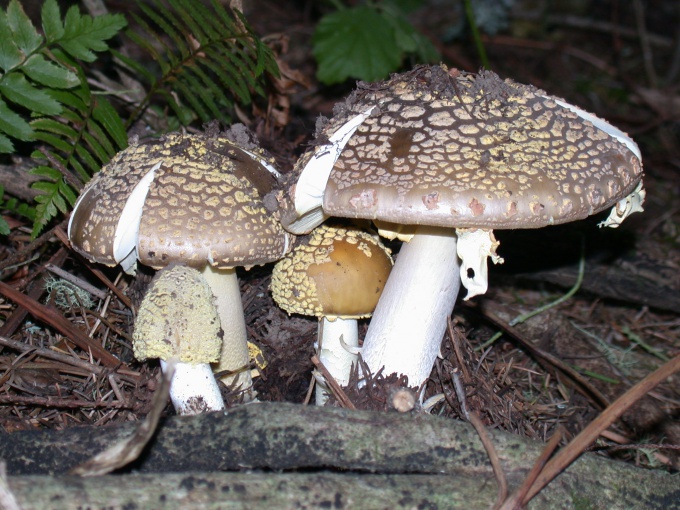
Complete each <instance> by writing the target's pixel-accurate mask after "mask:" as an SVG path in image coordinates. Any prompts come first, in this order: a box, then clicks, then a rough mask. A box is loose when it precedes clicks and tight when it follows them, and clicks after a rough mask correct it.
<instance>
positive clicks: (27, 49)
mask: <svg viewBox="0 0 680 510" xmlns="http://www.w3.org/2000/svg"><path fill="white" fill-rule="evenodd" d="M7 24H8V25H9V28H10V30H11V31H12V35H13V38H14V42H15V43H16V45H17V46H18V48H19V49H20V50H21V51H22V52H23V53H24V55H26V56H29V55H31V54H32V53H33V52H34V51H35V50H37V49H38V48H39V47H40V45H41V44H42V40H43V38H42V36H41V35H40V34H39V33H38V31H37V30H36V29H35V27H34V26H33V23H32V22H31V20H30V18H29V17H28V16H26V13H25V12H24V9H23V7H21V4H20V3H19V2H17V0H12V1H11V2H10V3H9V6H8V7H7Z"/></svg>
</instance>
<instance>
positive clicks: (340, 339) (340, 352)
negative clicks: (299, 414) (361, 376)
mask: <svg viewBox="0 0 680 510" xmlns="http://www.w3.org/2000/svg"><path fill="white" fill-rule="evenodd" d="M318 338H319V346H318V349H317V351H318V353H319V360H320V361H321V363H322V364H323V366H324V367H326V369H327V370H328V371H329V372H330V374H331V375H332V376H333V379H335V381H336V382H337V383H338V384H339V385H340V386H346V385H347V383H349V375H350V372H351V371H352V365H353V364H356V363H357V361H358V358H359V356H358V348H359V327H358V325H357V320H356V319H342V318H336V319H334V320H329V319H327V318H326V317H323V318H321V319H320V320H319V336H318ZM316 382H317V387H316V405H318V406H322V405H324V404H325V403H326V401H327V400H328V393H329V389H328V386H327V385H326V384H325V379H324V378H323V376H321V375H318V376H317V377H316Z"/></svg>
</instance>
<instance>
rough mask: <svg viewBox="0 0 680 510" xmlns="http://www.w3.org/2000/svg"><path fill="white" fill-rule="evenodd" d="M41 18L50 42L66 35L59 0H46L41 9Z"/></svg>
mask: <svg viewBox="0 0 680 510" xmlns="http://www.w3.org/2000/svg"><path fill="white" fill-rule="evenodd" d="M40 18H41V21H42V28H43V32H44V34H45V38H46V39H47V43H48V44H52V43H53V42H55V41H58V40H59V39H61V38H62V37H64V24H63V23H62V21H61V11H60V10H59V4H57V0H45V3H44V4H43V6H42V10H41V11H40Z"/></svg>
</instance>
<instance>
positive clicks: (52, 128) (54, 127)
mask: <svg viewBox="0 0 680 510" xmlns="http://www.w3.org/2000/svg"><path fill="white" fill-rule="evenodd" d="M31 127H32V128H33V129H34V130H36V131H47V132H50V133H54V134H57V135H60V136H62V137H63V138H68V139H71V140H73V141H75V140H77V139H78V131H76V130H75V129H73V128H72V127H71V126H69V125H67V124H63V123H61V122H59V121H56V120H54V119H52V118H48V117H42V118H39V119H35V120H32V121H31Z"/></svg>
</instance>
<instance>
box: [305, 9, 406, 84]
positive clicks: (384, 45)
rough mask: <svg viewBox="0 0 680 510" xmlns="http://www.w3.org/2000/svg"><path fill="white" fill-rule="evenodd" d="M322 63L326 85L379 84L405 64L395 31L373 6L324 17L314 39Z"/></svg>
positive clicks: (322, 76) (320, 65)
mask: <svg viewBox="0 0 680 510" xmlns="http://www.w3.org/2000/svg"><path fill="white" fill-rule="evenodd" d="M312 45H313V47H312V52H313V53H314V56H315V57H316V59H317V62H318V63H319V68H318V70H317V76H318V78H319V80H321V81H322V82H324V83H327V84H331V83H340V82H342V81H344V80H346V79H347V78H350V77H351V78H359V79H362V80H365V81H376V80H379V79H382V78H385V77H386V76H387V75H388V74H389V73H390V71H394V70H396V69H397V68H398V66H399V64H400V63H401V57H402V51H401V49H400V48H398V47H397V44H396V41H395V38H394V31H393V29H392V27H390V26H389V24H387V23H385V20H384V18H383V17H382V16H381V15H380V14H379V13H378V12H377V11H376V10H375V9H374V8H372V7H369V6H358V7H354V8H351V9H343V10H341V11H336V12H333V13H331V14H328V15H326V16H324V17H323V18H321V20H320V21H319V24H318V25H317V27H316V30H315V32H314V36H313V38H312Z"/></svg>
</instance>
